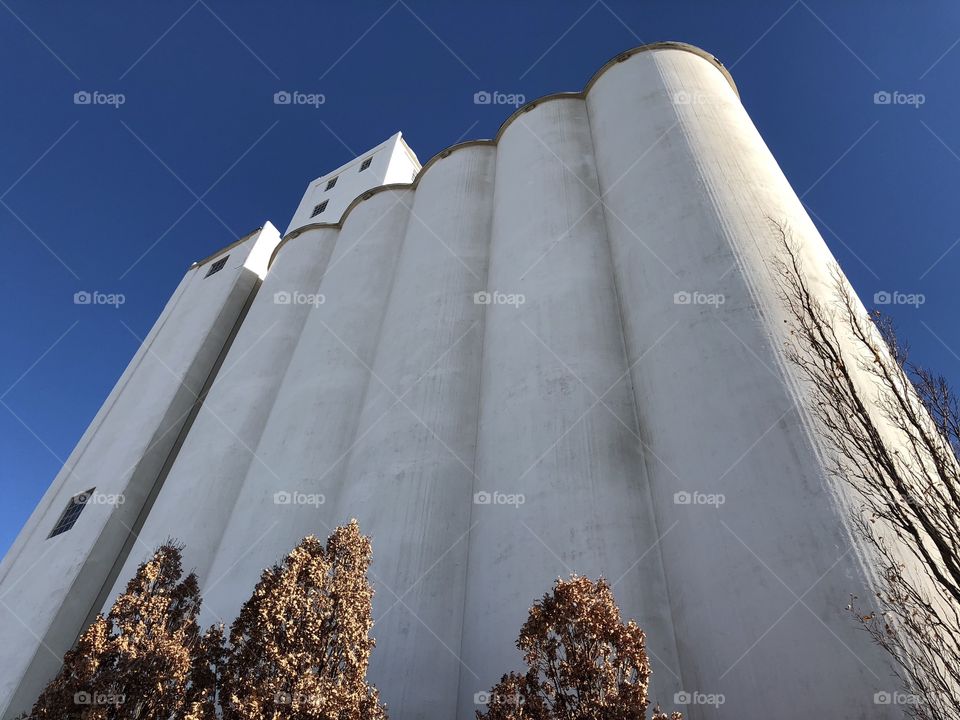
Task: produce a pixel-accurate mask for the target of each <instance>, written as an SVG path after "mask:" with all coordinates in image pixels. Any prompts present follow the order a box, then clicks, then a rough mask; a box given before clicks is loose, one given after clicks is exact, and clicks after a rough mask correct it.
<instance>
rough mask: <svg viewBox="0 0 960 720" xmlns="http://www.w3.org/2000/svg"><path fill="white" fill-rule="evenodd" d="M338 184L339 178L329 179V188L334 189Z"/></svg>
mask: <svg viewBox="0 0 960 720" xmlns="http://www.w3.org/2000/svg"><path fill="white" fill-rule="evenodd" d="M336 184H337V179H336V178H333V179H332V180H327V190H332V189H333V186H334V185H336Z"/></svg>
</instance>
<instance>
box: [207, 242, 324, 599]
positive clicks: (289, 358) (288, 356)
mask: <svg viewBox="0 0 960 720" xmlns="http://www.w3.org/2000/svg"><path fill="white" fill-rule="evenodd" d="M308 232H309V231H308ZM321 232H323V230H321ZM305 235H307V233H306V232H305V233H303V234H301V235H298V236H297V237H303V236H305ZM296 239H297V238H291V239H290V241H291V242H292V241H295V240H296ZM308 239H309V238H308ZM327 239H328V238H321V240H320V242H325V241H326V240H327ZM339 239H340V230H339V229H337V230H336V231H335V234H334V237H333V241H332V242H330V243H329V245H330V249H329V251H328V252H327V254H326V257H325V258H324V261H323V265H324V267H323V273H322V274H321V275H320V280H319V282H318V283H317V286H316V288H315V289H316V290H318V291H319V290H320V287H321V286H322V284H323V278H324V277H325V276H326V273H327V265H329V264H330V258H331V257H333V251H334V250H335V249H336V243H337V240H339ZM271 272H273V270H272V265H271V269H269V270H268V271H267V274H268V276H269V273H271ZM264 282H266V278H265V279H264ZM308 318H309V311H308V312H304V313H303V319H302V320H301V321H300V327H299V328H298V330H297V334H296V340H294V342H293V347H291V348H290V351H289V352H288V353H285V355H284V359H285V360H286V364H285V365H284V367H283V372H282V374H281V375H280V377H279V378H277V383H276V389H275V390H274V392H273V394H272V397H271V399H270V405H269V407H267V408H265V413H264V418H265V419H264V421H263V424H262V426H261V428H260V432H259V435H258V437H257V441H256V444H255V445H254V446H253V449H252V450H250V451H247V454H248V455H249V460H248V461H247V465H246V470H245V471H244V473H243V477H242V478H240V480H239V487H238V488H237V490H236V495H235V497H234V500H233V504H232V505H231V509H230V514H229V516H228V518H227V522H226V524H225V525H224V528H223V532H222V533H221V534H220V537H219V539H218V540H217V541H216V543H215V545H214V550H213V552H212V553H211V554H210V562H209V565H208V566H207V571H208V572H209V570H210V569H212V568H213V567H214V565H215V564H216V562H217V558H218V557H219V555H220V549H221V547H223V541H224V538H226V536H227V531H228V530H229V529H230V525H231V524H232V520H233V518H234V517H235V515H234V510H236V507H237V503H239V502H240V497H241V495H242V494H243V489H244V487H246V484H247V480H248V479H249V477H250V469H251V468H252V467H253V464H254V462H253V461H254V459H259V457H258V454H257V451H258V450H259V449H260V443H261V441H262V440H263V435H264V432H265V431H266V428H267V427H268V426H269V424H270V419H271V416H272V415H273V413H274V409H275V408H276V406H277V399H278V398H279V397H280V390H281V389H282V388H283V384H284V381H285V380H286V378H287V373H288V372H289V371H290V364H291V363H292V362H293V358H294V356H295V355H296V351H297V348H298V347H299V346H300V343H301V341H302V340H303V329H304V327H306V324H307V320H308ZM268 332H269V330H268ZM211 390H212V388H211ZM261 462H262V461H261ZM208 579H209V578H208ZM202 582H203V578H201V583H202Z"/></svg>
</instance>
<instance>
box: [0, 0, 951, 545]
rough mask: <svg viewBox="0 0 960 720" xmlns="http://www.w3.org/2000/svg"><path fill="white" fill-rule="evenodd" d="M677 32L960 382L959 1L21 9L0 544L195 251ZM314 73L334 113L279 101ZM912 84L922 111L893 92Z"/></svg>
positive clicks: (8, 169) (1, 79) (492, 123)
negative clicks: (399, 146) (896, 100)
mask: <svg viewBox="0 0 960 720" xmlns="http://www.w3.org/2000/svg"><path fill="white" fill-rule="evenodd" d="M657 40H682V41H685V42H689V43H692V44H695V45H699V46H700V47H703V48H704V49H706V50H708V51H709V52H712V53H713V54H715V55H716V56H717V57H719V58H720V59H721V60H722V61H723V62H724V63H725V64H726V65H727V66H728V67H730V68H731V71H732V73H733V76H734V78H735V80H736V81H737V84H738V86H739V88H740V92H741V96H742V98H743V102H744V104H745V106H746V107H747V109H748V111H749V112H750V114H751V115H752V117H753V119H754V121H755V122H756V124H757V126H758V127H759V128H760V132H761V133H762V134H763V136H764V137H765V139H766V141H767V143H768V145H769V146H770V148H771V149H772V151H773V153H774V155H775V156H776V157H777V159H778V160H779V162H780V164H781V166H782V167H783V169H784V171H785V172H786V174H787V177H788V178H789V179H790V181H791V183H793V186H794V188H795V189H796V190H797V192H798V193H807V191H808V189H810V188H811V187H812V189H810V190H809V192H808V193H807V194H806V195H805V196H804V200H805V202H806V203H807V204H808V207H809V208H810V210H811V211H812V212H813V213H815V217H816V219H817V222H818V224H819V225H820V228H821V232H822V233H823V235H824V237H825V238H826V240H827V242H828V243H829V245H830V247H831V248H832V249H833V251H834V253H835V254H836V256H837V258H838V259H839V260H840V263H841V265H842V266H843V268H844V269H845V271H846V272H847V274H848V275H849V276H850V278H851V279H852V281H853V283H854V285H855V286H856V288H857V290H858V292H859V293H860V295H861V297H863V298H864V300H865V301H866V302H867V304H868V305H869V304H871V303H872V298H873V296H874V293H875V292H877V291H881V290H887V291H894V290H897V291H901V292H907V293H924V294H925V296H926V302H925V304H924V305H922V306H921V307H919V308H912V307H896V308H893V309H892V314H893V315H894V317H895V319H896V320H897V321H898V323H899V326H900V328H901V332H902V334H903V335H904V336H905V337H906V338H908V339H909V340H910V342H911V345H912V347H913V350H914V354H915V356H916V357H917V358H919V359H920V360H922V361H924V362H925V363H927V364H928V365H930V366H932V367H934V368H937V369H939V370H940V371H941V372H943V373H944V374H946V375H947V376H948V377H949V378H951V379H953V380H954V381H956V380H960V357H958V355H960V327H958V325H957V323H956V308H957V286H956V283H955V282H954V280H955V278H956V275H957V270H958V268H960V245H958V247H956V248H953V249H952V250H951V247H952V246H953V245H954V243H956V242H957V241H958V238H960V222H958V217H957V207H958V187H960V99H958V94H957V87H958V84H957V78H958V75H960V42H958V41H960V4H957V3H956V2H946V1H945V0H944V1H941V2H934V1H932V0H930V1H928V2H924V3H907V2H902V1H898V2H881V1H879V0H870V1H869V2H854V1H853V0H847V1H845V2H836V0H802V1H798V2H793V0H784V1H780V0H776V1H774V0H764V1H759V0H758V1H756V2H740V3H737V2H723V3H717V2H714V1H712V0H711V1H710V2H682V1H680V0H671V1H670V2H642V3H641V2H619V1H617V0H597V1H596V2H594V1H593V0H581V1H577V2H561V1H558V0H544V1H542V2H518V1H517V0H507V1H506V2H501V1H499V0H486V1H485V2H482V3H451V2H425V1H424V0H401V1H398V2H396V3H393V4H391V3H389V2H384V3H381V2H350V3H319V2H297V1H294V0H288V1H287V2H282V3H266V2H240V1H238V0H234V1H233V2H219V1H215V0H197V1H196V2H193V0H171V1H169V2H162V3H161V2H152V3H144V2H131V1H130V0H123V1H122V2H112V1H111V2H106V1H104V0H101V1H99V2H96V3H76V2H41V1H38V0H35V1H33V2H27V1H26V0H0V60H2V68H3V70H2V71H0V98H2V101H3V105H2V107H3V110H2V114H0V129H2V137H3V138H4V143H3V145H4V148H5V149H4V152H3V161H2V163H0V200H2V203H0V238H2V248H3V259H4V265H5V267H6V272H5V273H4V303H3V309H2V317H0V336H2V337H3V338H4V343H3V352H2V353H0V400H2V404H0V451H2V458H0V468H2V470H0V472H2V476H0V483H2V487H0V489H2V491H3V494H2V498H3V500H2V502H0V552H5V551H6V549H7V548H8V546H9V544H10V543H11V542H12V541H13V538H14V537H15V536H16V533H17V532H18V531H19V529H20V527H21V526H22V525H23V523H24V522H25V521H26V519H27V517H28V515H29V513H30V512H31V510H32V509H33V507H34V505H35V503H36V502H37V500H38V499H39V498H40V496H41V495H42V493H43V492H44V490H45V489H46V488H47V486H48V485H49V483H50V482H51V480H52V479H53V477H54V476H55V475H56V473H57V471H58V470H59V468H60V466H61V464H62V460H63V459H64V458H66V457H67V455H68V454H69V453H70V451H71V450H72V448H73V446H74V444H75V443H76V442H77V440H78V439H79V437H80V435H81V434H82V433H83V431H84V429H85V428H86V426H87V424H88V423H89V422H90V420H91V419H92V418H93V416H94V414H95V413H96V411H97V409H98V408H99V406H100V404H101V403H102V402H103V400H104V399H105V398H106V396H107V394H108V393H109V391H110V389H111V388H112V386H113V384H114V382H115V381H116V379H117V378H118V376H119V375H120V373H121V372H122V371H123V369H124V367H125V366H126V364H127V362H128V361H129V359H130V358H131V356H132V355H133V353H134V352H135V350H136V349H137V347H138V344H139V343H138V341H137V340H136V338H135V337H134V334H136V335H137V336H141V337H142V336H143V335H144V334H146V332H147V331H148V330H149V328H150V326H151V325H152V323H153V321H154V320H155V318H156V317H157V315H158V313H159V312H160V310H161V308H162V307H163V305H164V303H165V302H166V300H167V298H168V297H169V295H170V293H171V292H172V291H173V289H174V287H175V286H176V284H177V282H178V281H179V279H180V277H181V276H182V274H183V272H184V271H185V269H186V268H187V266H188V265H189V264H190V263H191V262H192V261H193V260H196V259H198V258H201V257H204V256H206V255H208V254H209V253H211V252H213V251H215V250H216V249H218V248H220V247H222V246H224V245H226V244H228V243H230V242H232V241H233V240H234V239H235V238H236V237H238V236H240V235H242V234H244V233H246V232H248V231H249V230H251V229H253V228H254V227H256V226H258V225H260V224H262V222H263V221H264V220H268V219H269V220H271V221H273V222H274V224H276V225H277V226H278V227H279V228H280V229H281V230H283V229H284V228H285V227H286V224H287V222H288V221H289V219H290V216H291V215H292V214H293V211H294V209H295V208H296V206H297V203H298V201H299V199H300V196H301V194H302V192H303V190H304V188H305V187H306V184H307V182H309V181H310V180H311V179H313V178H314V177H317V176H319V175H321V174H323V173H324V172H326V171H328V170H330V169H332V168H334V167H336V166H338V165H340V164H341V163H343V162H345V161H347V160H349V159H351V158H352V157H354V156H355V155H357V154H359V153H360V152H362V151H363V150H365V149H366V148H368V147H370V146H373V145H375V144H377V143H379V142H380V141H382V140H383V139H385V138H386V137H387V136H389V135H391V134H392V133H394V132H396V131H397V130H402V131H403V133H404V135H405V137H406V139H407V141H408V142H409V143H410V145H411V146H412V147H413V148H414V150H415V151H416V152H417V154H418V155H419V157H420V159H421V161H423V162H426V160H428V159H429V158H430V157H431V156H432V155H433V154H434V153H436V152H437V151H439V150H441V149H443V148H444V147H446V146H447V145H450V144H452V143H454V142H457V141H459V140H465V139H471V138H484V137H491V136H492V135H493V134H494V133H495V132H496V129H497V127H498V126H499V124H500V122H501V121H502V120H503V119H504V118H505V117H506V116H507V115H508V114H509V112H510V110H511V108H504V107H497V106H491V105H480V106H478V105H475V104H474V103H473V94H474V93H475V92H477V91H478V90H500V91H503V92H513V93H523V94H524V95H526V97H527V98H528V99H533V98H536V97H537V96H539V95H543V94H546V93H550V92H555V91H560V90H580V89H581V88H582V87H583V84H584V83H585V81H586V80H587V79H588V78H589V77H590V76H591V75H592V74H593V73H594V72H595V71H596V70H597V69H598V68H599V67H600V66H601V65H602V64H603V63H604V62H606V61H607V60H608V59H609V58H610V57H612V56H613V55H615V54H617V53H618V52H620V51H622V50H624V49H627V48H630V47H633V46H635V45H640V44H642V43H646V42H653V41H657ZM531 66H532V67H531ZM293 89H296V90H300V91H302V92H315V93H323V94H324V95H325V96H326V103H325V104H324V105H323V106H322V107H320V108H319V109H313V108H311V107H289V106H277V105H274V104H273V94H274V93H275V92H277V91H278V90H293ZM84 90H86V91H93V90H97V91H100V92H105V93H123V95H124V96H125V103H124V104H123V105H122V106H121V107H119V108H114V107H110V106H92V105H76V104H74V102H73V96H74V93H75V92H77V91H84ZM895 90H896V91H901V92H905V93H923V94H924V95H925V102H924V104H923V105H922V106H921V107H919V108H914V107H908V106H897V107H895V106H888V105H876V104H874V93H876V92H878V91H895ZM198 197H199V198H200V199H201V201H200V202H198V200H197V199H198ZM944 253H946V254H945V255H944ZM941 256H942V257H941ZM938 259H939V261H938ZM138 260H139V262H138ZM80 290H87V291H91V290H99V291H102V292H113V293H123V294H124V295H125V297H126V303H125V304H124V305H123V306H122V307H120V308H119V309H113V308H110V307H91V306H84V305H75V304H74V303H73V295H74V293H75V292H77V291H80ZM124 324H126V325H127V326H128V327H129V329H128V328H127V327H125V326H124Z"/></svg>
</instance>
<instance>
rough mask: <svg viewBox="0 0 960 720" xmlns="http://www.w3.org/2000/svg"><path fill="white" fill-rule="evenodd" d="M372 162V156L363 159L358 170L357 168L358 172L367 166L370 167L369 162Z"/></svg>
mask: <svg viewBox="0 0 960 720" xmlns="http://www.w3.org/2000/svg"><path fill="white" fill-rule="evenodd" d="M372 162H373V158H367V159H366V160H364V161H363V162H362V163H360V170H359V172H363V171H364V170H366V169H367V168H368V167H370V163H372Z"/></svg>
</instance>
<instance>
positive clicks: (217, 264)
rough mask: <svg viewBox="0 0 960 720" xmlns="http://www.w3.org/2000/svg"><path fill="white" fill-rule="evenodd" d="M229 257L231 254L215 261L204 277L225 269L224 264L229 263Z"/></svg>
mask: <svg viewBox="0 0 960 720" xmlns="http://www.w3.org/2000/svg"><path fill="white" fill-rule="evenodd" d="M228 257H230V256H229V255H224V256H223V257H222V258H220V259H219V260H217V261H216V262H215V263H213V265H211V266H210V269H209V270H207V274H206V275H204V277H210V276H211V275H213V274H214V273H217V272H220V271H221V270H223V266H224V265H226V264H227V258H228Z"/></svg>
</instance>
